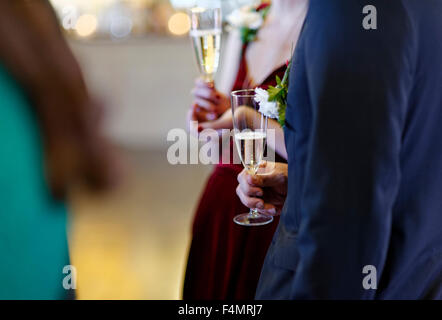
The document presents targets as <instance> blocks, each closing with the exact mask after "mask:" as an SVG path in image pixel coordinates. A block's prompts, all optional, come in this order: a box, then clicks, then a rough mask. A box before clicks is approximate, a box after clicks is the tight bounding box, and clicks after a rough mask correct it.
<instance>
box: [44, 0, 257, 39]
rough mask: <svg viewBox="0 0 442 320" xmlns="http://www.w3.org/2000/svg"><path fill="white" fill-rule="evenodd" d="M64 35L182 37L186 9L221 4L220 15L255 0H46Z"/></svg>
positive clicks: (185, 20) (186, 27)
mask: <svg viewBox="0 0 442 320" xmlns="http://www.w3.org/2000/svg"><path fill="white" fill-rule="evenodd" d="M50 1H51V3H52V4H53V6H54V8H55V10H56V11H57V14H58V16H59V19H60V21H61V24H62V26H63V28H64V29H65V31H66V33H67V35H68V36H71V37H74V38H78V39H87V40H94V39H111V40H121V39H124V38H128V37H137V36H145V35H146V34H149V33H156V34H163V35H173V36H184V35H186V34H187V33H188V31H189V26H188V18H187V17H186V15H187V14H186V10H187V9H189V8H191V7H193V6H196V5H198V6H222V8H223V13H224V15H227V14H228V13H229V12H230V11H231V10H233V9H235V8H237V7H239V6H242V5H246V4H253V3H256V2H257V1H258V0H170V1H169V0H50Z"/></svg>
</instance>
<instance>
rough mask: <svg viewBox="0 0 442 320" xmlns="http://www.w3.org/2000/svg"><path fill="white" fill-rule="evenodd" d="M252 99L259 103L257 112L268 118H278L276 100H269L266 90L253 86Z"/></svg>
mask: <svg viewBox="0 0 442 320" xmlns="http://www.w3.org/2000/svg"><path fill="white" fill-rule="evenodd" d="M254 99H255V101H256V102H258V103H259V112H261V113H262V114H263V115H265V116H267V117H269V118H273V119H278V116H279V113H278V103H277V102H276V101H269V93H268V92H267V90H264V89H261V88H255V98H254Z"/></svg>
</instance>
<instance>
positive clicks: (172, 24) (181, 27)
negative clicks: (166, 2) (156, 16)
mask: <svg viewBox="0 0 442 320" xmlns="http://www.w3.org/2000/svg"><path fill="white" fill-rule="evenodd" d="M168 26H169V31H170V32H171V33H172V34H175V35H183V34H186V33H187V32H189V29H190V19H189V16H188V15H187V14H185V13H183V12H177V13H174V14H173V15H172V16H171V17H170V19H169V23H168Z"/></svg>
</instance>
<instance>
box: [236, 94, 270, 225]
mask: <svg viewBox="0 0 442 320" xmlns="http://www.w3.org/2000/svg"><path fill="white" fill-rule="evenodd" d="M254 97H255V92H254V90H238V91H233V92H232V103H231V104H232V114H233V127H234V137H235V144H236V147H237V149H238V153H239V156H240V158H241V162H242V164H243V166H244V167H245V168H246V169H247V170H248V171H249V173H250V174H252V175H254V174H256V173H257V172H258V169H259V166H260V164H261V162H262V160H263V157H264V150H265V146H266V138H267V122H268V119H267V116H265V115H264V114H262V113H260V112H259V111H258V110H259V104H258V103H257V102H256V101H255V100H254ZM249 108H252V109H253V110H254V111H256V112H248V111H250V109H249ZM233 221H234V222H235V223H237V224H239V225H243V226H261V225H265V224H268V223H270V222H272V221H273V217H272V216H270V215H266V214H262V213H259V212H258V210H257V209H250V212H249V213H244V214H240V215H238V216H236V217H235V218H234V219H233Z"/></svg>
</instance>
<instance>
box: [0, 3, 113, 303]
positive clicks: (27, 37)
mask: <svg viewBox="0 0 442 320" xmlns="http://www.w3.org/2000/svg"><path fill="white" fill-rule="evenodd" d="M100 114H101V111H100V109H99V108H98V105H97V104H96V103H95V102H94V101H93V100H92V99H91V97H90V96H89V93H88V92H87V89H86V86H85V84H84V81H83V78H82V75H81V71H80V69H79V66H78V65H77V62H76V61H75V59H74V57H73V56H72V53H71V52H70V50H69V48H68V46H67V44H66V42H65V40H64V39H63V36H62V33H61V32H60V30H59V26H58V23H57V19H56V16H55V14H54V12H53V10H52V8H51V6H50V5H49V3H48V2H47V1H46V0H33V1H24V0H14V1H0V118H1V119H0V139H1V140H2V143H1V147H0V150H1V152H0V153H1V156H0V203H1V208H0V256H1V259H0V299H65V298H70V297H72V294H71V291H69V290H65V288H64V287H63V277H64V276H66V274H63V268H64V266H66V265H69V264H70V261H69V252H68V243H67V234H66V232H67V231H66V224H67V215H68V210H67V207H66V202H65V199H66V196H67V193H68V191H69V188H70V187H71V186H72V185H73V184H74V183H83V184H85V185H87V186H89V187H91V188H92V189H94V190H99V189H100V190H101V189H104V188H105V187H107V186H108V185H109V184H110V183H111V180H110V177H111V175H110V172H111V170H110V167H111V166H110V165H109V163H108V160H107V159H108V158H109V153H108V149H107V145H106V143H105V141H104V140H103V138H102V137H101V136H100V134H99V133H98V131H97V130H98V126H99V118H100Z"/></svg>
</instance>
